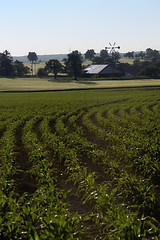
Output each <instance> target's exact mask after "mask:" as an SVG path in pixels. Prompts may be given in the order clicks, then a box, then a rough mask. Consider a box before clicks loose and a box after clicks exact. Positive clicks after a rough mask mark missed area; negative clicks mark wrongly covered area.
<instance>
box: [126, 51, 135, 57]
mask: <svg viewBox="0 0 160 240" xmlns="http://www.w3.org/2000/svg"><path fill="white" fill-rule="evenodd" d="M134 55H135V53H134V51H132V52H127V53H125V54H124V57H126V58H134Z"/></svg>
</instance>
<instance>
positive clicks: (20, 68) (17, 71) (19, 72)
mask: <svg viewBox="0 0 160 240" xmlns="http://www.w3.org/2000/svg"><path fill="white" fill-rule="evenodd" d="M13 71H14V73H13V74H14V76H17V77H23V76H24V75H25V74H28V73H29V68H28V67H25V66H24V64H23V63H22V62H20V61H17V60H16V61H15V62H13Z"/></svg>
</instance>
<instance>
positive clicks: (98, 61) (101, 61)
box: [92, 56, 106, 64]
mask: <svg viewBox="0 0 160 240" xmlns="http://www.w3.org/2000/svg"><path fill="white" fill-rule="evenodd" d="M92 63H93V64H105V63H106V61H105V59H104V58H102V57H100V56H96V57H94V58H93V60H92Z"/></svg>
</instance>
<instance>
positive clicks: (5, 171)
mask: <svg viewBox="0 0 160 240" xmlns="http://www.w3.org/2000/svg"><path fill="white" fill-rule="evenodd" d="M20 124H21V120H17V121H12V119H11V121H10V124H8V126H7V129H6V131H5V132H4V133H3V137H2V138H1V144H0V146H1V148H0V162H1V167H0V168H1V169H0V175H1V182H0V196H1V197H0V216H1V217H0V238H1V239H18V238H17V231H18V228H19V226H18V225H19V224H20V221H19V220H20V217H19V216H18V214H17V212H19V213H20V212H21V210H22V209H21V207H20V204H19V201H18V200H17V194H16V192H15V189H16V186H15V182H14V176H15V174H16V172H17V171H18V170H17V168H16V165H15V152H14V149H15V131H16V129H17V127H19V125H20ZM19 239H20V238H19Z"/></svg>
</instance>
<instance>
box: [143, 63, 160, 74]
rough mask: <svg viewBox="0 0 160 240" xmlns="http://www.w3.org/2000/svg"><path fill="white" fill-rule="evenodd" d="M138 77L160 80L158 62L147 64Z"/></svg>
mask: <svg viewBox="0 0 160 240" xmlns="http://www.w3.org/2000/svg"><path fill="white" fill-rule="evenodd" d="M140 75H142V76H147V77H151V78H160V61H157V62H155V63H152V64H149V65H148V66H146V67H145V68H144V69H143V70H142V71H141V72H140Z"/></svg>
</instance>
